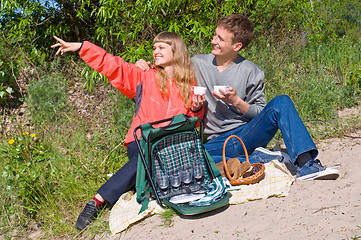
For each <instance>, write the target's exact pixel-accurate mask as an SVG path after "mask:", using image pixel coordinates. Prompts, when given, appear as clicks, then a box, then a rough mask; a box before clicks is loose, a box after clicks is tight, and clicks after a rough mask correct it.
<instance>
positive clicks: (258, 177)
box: [223, 135, 266, 186]
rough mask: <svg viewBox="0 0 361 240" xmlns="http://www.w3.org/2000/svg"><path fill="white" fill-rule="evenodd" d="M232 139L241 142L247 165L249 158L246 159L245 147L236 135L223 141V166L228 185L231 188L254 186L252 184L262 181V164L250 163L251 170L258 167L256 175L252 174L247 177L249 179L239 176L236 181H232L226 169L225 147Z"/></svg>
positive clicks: (263, 169)
mask: <svg viewBox="0 0 361 240" xmlns="http://www.w3.org/2000/svg"><path fill="white" fill-rule="evenodd" d="M233 137H235V138H237V139H238V140H239V141H240V142H241V144H242V146H243V149H244V153H245V155H246V161H247V162H248V163H249V157H248V153H247V149H246V146H245V145H244V143H243V141H242V140H241V139H240V138H239V137H238V136H236V135H231V136H229V137H228V138H227V139H226V141H224V144H223V165H224V170H225V174H226V177H227V178H228V180H229V182H230V184H231V185H232V186H237V185H248V184H254V183H257V182H259V181H260V180H261V179H263V177H264V174H265V170H266V168H265V166H264V164H263V163H252V164H250V166H251V167H252V168H254V167H260V170H259V171H258V172H256V173H254V174H253V175H251V176H249V177H243V176H241V177H240V178H238V179H234V178H233V177H232V176H231V174H230V173H229V171H228V167H227V161H226V145H227V142H228V140H229V139H231V138H233Z"/></svg>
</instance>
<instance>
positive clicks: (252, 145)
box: [136, 14, 339, 180]
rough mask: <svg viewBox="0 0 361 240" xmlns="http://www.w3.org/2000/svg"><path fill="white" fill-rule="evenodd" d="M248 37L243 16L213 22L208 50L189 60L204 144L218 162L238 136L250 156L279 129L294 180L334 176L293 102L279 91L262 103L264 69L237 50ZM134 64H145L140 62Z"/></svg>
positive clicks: (237, 152) (238, 153) (236, 152)
mask: <svg viewBox="0 0 361 240" xmlns="http://www.w3.org/2000/svg"><path fill="white" fill-rule="evenodd" d="M253 36H254V32H253V24H252V22H251V21H250V20H249V19H248V18H247V17H245V16H242V15H239V14H232V15H228V16H225V17H224V18H222V19H221V20H220V21H219V22H218V24H217V28H216V31H215V35H214V37H213V40H212V45H213V50H212V52H211V53H210V54H206V55H203V54H201V55H197V56H194V57H193V58H192V62H193V65H194V68H195V72H196V80H197V83H198V85H200V86H203V87H206V88H207V93H206V101H207V103H208V106H207V111H206V113H205V117H204V124H205V130H204V133H205V134H206V135H207V139H208V140H209V141H208V142H207V143H206V144H204V146H205V148H206V149H207V151H208V152H209V154H210V155H211V156H212V157H213V159H214V160H215V162H216V163H218V162H221V161H222V150H223V144H224V142H225V140H226V139H227V137H229V136H230V135H237V136H238V137H240V138H241V139H242V141H243V142H244V144H245V146H246V148H247V151H248V153H250V154H251V153H252V152H253V151H254V150H255V149H256V148H257V147H266V146H267V144H268V143H269V142H270V141H271V139H272V138H273V137H274V135H275V134H276V132H277V131H278V129H280V131H281V133H282V136H283V139H284V142H285V145H286V148H287V151H288V154H289V156H290V158H291V160H292V162H293V163H294V164H295V165H296V166H297V167H298V171H297V178H298V179H302V180H313V179H336V178H338V176H339V172H338V170H337V169H334V168H326V167H324V166H322V165H321V163H320V161H319V160H317V159H316V157H317V155H318V150H317V148H316V146H315V144H314V142H313V140H312V138H311V136H310V134H309V133H308V131H307V129H306V127H305V125H304V124H303V122H302V120H301V118H300V117H299V115H298V113H297V111H296V109H295V107H294V104H293V102H292V100H291V99H290V98H289V97H288V96H285V95H282V96H277V97H275V98H274V99H272V100H271V101H270V102H269V103H268V104H267V105H266V99H265V94H264V84H263V79H264V72H263V71H262V70H261V69H260V68H259V67H258V66H257V65H256V64H254V63H253V62H251V61H248V60H247V59H245V58H244V57H242V56H241V55H239V54H238V52H239V51H240V50H241V49H244V48H245V47H247V45H248V44H249V43H250V42H251V40H252V39H253ZM136 65H137V66H138V67H140V68H143V69H147V68H148V66H147V64H146V62H144V61H142V60H140V61H138V62H137V64H136ZM218 85H221V86H227V90H226V91H223V90H220V92H218V93H217V92H215V91H213V90H214V87H215V86H218ZM243 156H244V151H243V147H242V145H241V143H240V142H238V140H237V139H231V140H230V141H228V143H227V147H226V158H227V159H229V158H235V157H237V158H239V159H244V157H243ZM268 157H269V156H268Z"/></svg>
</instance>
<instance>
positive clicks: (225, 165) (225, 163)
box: [222, 135, 249, 181]
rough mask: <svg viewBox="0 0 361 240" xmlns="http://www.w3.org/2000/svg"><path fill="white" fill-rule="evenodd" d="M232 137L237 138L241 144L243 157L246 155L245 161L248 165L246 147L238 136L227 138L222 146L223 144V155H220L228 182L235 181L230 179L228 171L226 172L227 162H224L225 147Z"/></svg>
mask: <svg viewBox="0 0 361 240" xmlns="http://www.w3.org/2000/svg"><path fill="white" fill-rule="evenodd" d="M232 137H235V138H237V139H238V140H239V141H240V142H241V144H242V146H243V150H244V153H245V155H246V160H247V162H248V163H249V158H248V152H247V149H246V146H245V145H244V143H243V141H242V140H241V139H240V138H239V137H238V136H236V135H231V136H229V137H228V138H227V139H226V141H224V144H223V154H222V156H223V165H224V170H225V173H226V176H227V178H228V179H229V180H230V181H235V180H236V179H233V178H232V177H231V174H230V173H229V171H228V167H227V161H226V145H227V142H228V140H229V139H231V138H232Z"/></svg>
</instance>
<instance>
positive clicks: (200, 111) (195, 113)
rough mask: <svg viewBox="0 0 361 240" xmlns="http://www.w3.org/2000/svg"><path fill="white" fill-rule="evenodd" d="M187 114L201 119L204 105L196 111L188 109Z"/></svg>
mask: <svg viewBox="0 0 361 240" xmlns="http://www.w3.org/2000/svg"><path fill="white" fill-rule="evenodd" d="M187 115H189V116H191V117H198V118H199V119H200V120H202V121H203V117H204V106H203V107H202V108H201V109H200V110H199V111H198V112H192V110H190V109H188V112H187Z"/></svg>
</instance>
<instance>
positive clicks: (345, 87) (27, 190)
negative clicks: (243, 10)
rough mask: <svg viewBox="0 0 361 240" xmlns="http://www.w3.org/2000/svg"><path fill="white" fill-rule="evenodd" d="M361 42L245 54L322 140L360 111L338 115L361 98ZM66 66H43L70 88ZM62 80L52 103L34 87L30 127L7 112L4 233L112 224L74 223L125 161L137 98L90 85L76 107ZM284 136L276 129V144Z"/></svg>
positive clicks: (0, 224) (1, 146)
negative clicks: (82, 107)
mask: <svg viewBox="0 0 361 240" xmlns="http://www.w3.org/2000/svg"><path fill="white" fill-rule="evenodd" d="M360 48H361V42H360V41H359V42H352V41H350V40H348V39H347V38H346V37H344V38H342V39H338V40H336V41H334V42H330V43H324V44H310V45H307V44H305V43H302V42H300V41H296V40H294V39H293V40H290V39H286V40H285V41H284V42H271V41H270V40H269V41H265V40H262V39H258V40H257V42H255V43H253V44H252V45H251V46H250V47H249V48H248V49H247V50H245V51H244V52H242V54H243V55H245V56H246V57H247V58H249V59H250V60H251V61H253V62H255V63H256V64H258V65H259V66H260V67H261V68H262V69H263V70H264V71H265V73H266V79H265V84H266V97H267V100H270V99H272V98H273V97H274V96H276V95H280V94H287V95H289V96H290V97H291V98H292V99H293V101H294V102H295V105H296V108H297V110H298V111H299V114H300V116H301V118H302V119H303V121H304V122H305V123H306V126H307V127H308V129H309V131H310V133H311V135H312V136H313V137H314V139H315V140H316V141H317V140H319V139H322V138H326V137H330V136H338V135H342V133H343V132H345V131H347V129H348V128H350V127H359V123H360V122H361V121H360V116H355V117H354V118H351V119H348V120H347V121H342V122H341V121H340V120H339V118H338V117H337V114H336V113H337V111H338V110H340V109H343V108H346V107H351V106H354V105H356V104H358V103H359V102H360V78H361V64H360V62H361V56H360V54H359V49H360ZM194 49H196V48H195V47H193V48H192V51H193V54H196V53H197V52H195V50H194ZM201 49H208V45H202V46H201ZM53 67H54V66H53ZM58 67H59V68H60V66H58ZM62 69H63V67H62ZM62 69H57V68H55V69H53V70H52V71H48V73H43V74H44V76H45V77H44V78H43V79H48V80H49V81H55V80H56V79H62V80H61V81H66V82H67V83H68V86H69V87H71V88H73V87H74V82H76V81H77V80H76V79H75V80H74V76H78V77H80V76H79V75H76V74H75V73H72V75H67V73H66V72H63V70H62ZM59 76H60V77H59ZM33 84H34V86H36V87H37V88H38V89H40V90H41V91H42V92H43V93H47V92H48V90H47V88H48V87H49V86H51V85H47V84H46V82H41V83H37V82H36V81H35V80H34V83H33ZM100 84H101V83H99V84H98V85H97V86H95V89H96V88H100V87H101V85H100ZM63 86H64V85H63V84H60V85H59V86H58V88H55V87H54V85H53V87H52V88H51V89H50V90H52V91H53V92H54V93H56V94H54V95H57V96H59V98H58V100H59V101H55V102H54V101H53V99H52V95H51V94H48V95H37V93H38V91H35V90H34V92H33V93H32V92H31V91H30V92H29V96H28V97H29V98H31V99H32V101H33V103H36V104H35V105H34V104H33V105H31V104H30V109H32V110H31V111H29V113H30V114H31V115H30V116H31V117H33V121H32V122H31V126H28V125H26V124H25V123H24V122H21V121H18V122H17V121H16V120H15V118H10V119H12V120H13V121H14V123H13V126H14V127H13V128H12V129H11V130H10V131H9V132H6V133H5V132H4V134H2V135H1V136H2V137H1V139H0V172H1V174H2V176H3V177H2V178H1V180H0V191H1V192H2V194H1V198H0V205H1V206H2V207H1V208H0V235H2V236H4V237H5V238H9V239H10V238H11V236H14V235H18V236H19V237H23V238H25V237H26V233H27V231H29V230H30V226H31V225H32V224H34V223H35V224H39V225H40V227H41V228H42V229H43V231H44V234H45V237H46V238H54V239H55V238H71V237H74V236H77V235H78V234H79V237H85V236H86V237H88V238H91V237H93V236H94V235H95V234H97V233H99V232H100V231H108V227H107V221H106V218H105V216H104V215H103V216H102V217H100V221H97V222H96V223H95V224H92V226H91V227H90V228H89V229H87V230H86V232H83V233H79V232H78V231H76V230H75V229H74V223H75V221H76V218H77V216H78V214H79V212H80V211H81V209H82V208H83V206H84V204H85V203H86V202H87V201H88V200H89V199H90V198H91V197H92V196H93V195H94V194H95V192H96V190H97V189H98V188H99V187H100V186H101V185H102V183H104V182H105V181H106V180H107V179H108V178H109V174H112V173H115V172H116V171H117V169H119V168H120V167H121V166H122V165H123V164H124V163H125V162H126V161H127V156H126V149H125V148H124V147H123V145H122V142H123V140H124V137H125V134H126V132H127V130H128V128H129V126H130V122H131V119H132V115H133V113H134V104H133V103H132V102H131V101H130V100H128V99H126V98H125V97H124V96H121V94H120V93H119V92H118V91H117V90H114V89H111V88H110V87H108V88H104V89H103V90H102V91H101V92H100V93H99V92H97V91H94V92H90V93H89V92H86V91H85V94H86V95H87V96H88V97H89V98H88V99H91V98H90V96H92V94H95V95H96V94H97V93H98V95H97V96H98V97H95V98H94V99H96V100H89V102H88V104H89V105H90V108H88V109H87V115H84V114H79V113H78V112H77V109H76V108H75V107H74V106H73V105H72V104H71V102H69V101H65V98H63V97H62V96H63V94H65V93H66V92H65V89H63V88H62V87H63ZM36 87H34V89H36ZM40 90H39V91H40ZM50 90H49V92H50ZM99 96H100V97H99ZM49 103H53V106H52V105H51V104H49ZM54 104H55V105H54ZM54 108H55V110H54ZM37 111H39V112H37ZM2 117H3V118H4V116H2ZM30 130H31V131H30ZM24 132H30V133H36V135H37V140H36V141H37V143H36V144H35V143H34V142H31V141H28V142H24V143H23V144H22V145H21V146H19V149H20V150H21V151H23V152H24V154H23V155H19V153H20V152H21V151H20V152H19V151H18V150H17V149H16V147H14V145H11V144H9V143H8V141H9V140H10V139H12V138H15V137H16V138H17V139H18V138H19V136H20V137H21V136H23V135H22V134H23V133H24ZM280 138H281V135H280V134H277V136H276V138H275V140H274V141H273V142H272V143H271V144H274V143H275V142H277V141H279V140H280ZM17 143H18V142H17ZM9 176H10V177H9ZM29 183H31V184H29ZM106 214H108V211H106V212H105V215H106ZM173 216H174V212H173V211H171V210H170V211H166V212H165V213H164V214H163V215H162V218H163V219H164V222H163V224H165V225H171V224H172V219H173Z"/></svg>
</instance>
